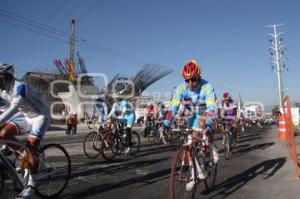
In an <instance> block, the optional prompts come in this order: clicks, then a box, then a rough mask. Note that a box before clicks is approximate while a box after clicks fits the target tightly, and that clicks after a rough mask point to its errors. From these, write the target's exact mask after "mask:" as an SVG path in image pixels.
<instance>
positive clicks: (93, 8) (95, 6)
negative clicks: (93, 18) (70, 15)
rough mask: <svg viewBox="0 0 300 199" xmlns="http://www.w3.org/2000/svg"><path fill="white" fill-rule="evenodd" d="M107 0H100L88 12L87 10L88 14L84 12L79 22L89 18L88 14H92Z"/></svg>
mask: <svg viewBox="0 0 300 199" xmlns="http://www.w3.org/2000/svg"><path fill="white" fill-rule="evenodd" d="M104 1H105V0H98V2H97V3H96V4H95V5H94V6H92V7H91V8H90V9H89V10H88V11H87V12H85V13H86V14H84V16H83V17H80V19H79V20H77V22H78V23H80V22H82V21H83V20H84V19H86V18H87V16H89V15H91V13H92V12H93V11H94V10H95V9H96V8H97V7H98V6H100V5H101V4H102V3H103V2H104Z"/></svg>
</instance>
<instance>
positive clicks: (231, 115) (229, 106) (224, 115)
mask: <svg viewBox="0 0 300 199" xmlns="http://www.w3.org/2000/svg"><path fill="white" fill-rule="evenodd" d="M219 108H220V112H219V113H220V118H221V119H222V120H225V121H227V122H229V123H230V124H231V126H232V129H233V130H232V133H233V139H235V140H236V139H237V123H236V119H237V103H236V102H235V101H234V100H233V99H232V98H231V95H230V94H229V93H228V92H225V93H224V94H223V100H222V102H221V104H220V106H219ZM222 133H223V142H222V144H223V145H224V143H225V132H224V125H223V128H222Z"/></svg>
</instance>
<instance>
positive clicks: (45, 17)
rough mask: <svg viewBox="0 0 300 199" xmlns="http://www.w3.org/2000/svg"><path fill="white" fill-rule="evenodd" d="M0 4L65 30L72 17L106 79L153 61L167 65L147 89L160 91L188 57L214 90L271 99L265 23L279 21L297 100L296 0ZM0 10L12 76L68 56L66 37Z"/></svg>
mask: <svg viewBox="0 0 300 199" xmlns="http://www.w3.org/2000/svg"><path fill="white" fill-rule="evenodd" d="M0 8H1V9H3V10H5V11H10V12H13V13H16V14H18V15H20V16H23V17H26V18H29V19H31V20H34V21H35V22H39V23H41V24H45V25H47V26H51V27H53V28H56V29H59V30H61V31H63V32H66V33H68V32H69V28H70V21H71V19H73V18H74V19H75V20H76V36H77V37H80V38H84V39H86V40H88V41H90V42H94V43H97V44H99V45H100V46H102V48H100V47H99V48H98V50H96V51H95V50H87V49H86V48H83V47H81V46H78V45H77V46H76V50H78V51H79V52H80V53H81V56H82V57H84V59H85V62H86V65H87V69H88V71H89V72H102V73H105V74H107V75H108V78H109V79H110V78H112V77H113V75H114V74H116V73H117V72H121V73H123V74H127V75H130V74H134V73H136V72H137V71H138V70H139V69H140V68H141V67H142V66H143V65H144V64H146V63H157V64H161V65H163V66H168V67H169V68H171V69H173V70H174V72H173V73H172V74H170V75H169V76H167V77H165V78H164V79H161V80H160V81H158V82H157V83H155V84H154V85H152V86H151V87H149V88H148V89H147V92H148V93H150V94H151V93H153V92H156V91H160V92H163V93H164V92H167V91H170V90H171V89H172V88H173V87H174V86H176V85H178V84H179V83H181V82H182V79H181V76H180V69H181V67H182V65H183V64H184V63H185V62H186V61H187V60H189V59H195V60H197V61H198V62H199V63H200V65H201V66H202V71H203V75H202V76H203V78H204V79H207V80H208V81H209V82H211V83H212V85H213V86H214V87H215V89H216V92H217V94H218V97H220V96H221V94H222V93H223V92H224V91H228V92H231V93H232V95H233V96H235V97H237V96H238V93H241V95H242V98H243V99H244V100H249V101H261V102H263V103H265V104H266V105H270V104H276V103H277V102H278V100H277V90H276V89H277V88H276V86H277V83H276V75H275V73H274V72H273V71H271V67H270V66H269V64H268V63H269V61H270V55H269V52H268V48H269V46H270V43H269V42H268V38H267V34H269V33H272V29H271V28H266V27H265V25H269V24H278V23H285V25H284V26H281V27H280V28H279V31H280V32H285V35H284V40H283V44H284V45H285V46H286V47H287V51H286V54H285V57H286V58H287V59H288V60H287V67H288V68H289V72H284V74H283V82H284V88H286V94H288V95H289V96H290V97H291V99H292V100H293V101H300V97H299V88H298V85H299V83H300V79H299V74H300V68H299V64H300V63H299V62H300V60H299V59H297V58H298V55H299V52H300V39H299V36H298V35H299V34H300V22H299V18H300V14H299V8H300V3H299V2H298V1H297V0H294V1H292V0H286V1H279V0H247V1H246V0H180V1H179V0H85V1H83V0H51V1H50V0H48V1H41V0H26V1H20V0H19V1H18V0H0ZM3 10H2V11H1V10H0V26H1V30H0V43H1V47H2V50H1V53H0V61H1V62H8V63H14V64H17V65H18V66H19V70H18V76H19V77H21V76H22V75H23V74H24V73H25V72H27V71H32V70H37V69H40V70H44V69H47V70H49V69H54V65H53V64H52V61H53V60H54V59H57V58H59V59H64V58H66V57H68V56H69V46H68V44H67V41H68V38H62V37H61V36H57V37H59V39H60V40H62V41H59V40H56V39H53V38H50V37H48V36H43V35H40V34H38V33H36V32H32V31H29V30H25V29H22V28H20V27H16V26H15V25H12V22H13V23H16V21H11V19H8V18H7V15H3ZM1 13H2V15H1ZM3 20H4V21H3ZM7 20H10V22H7ZM24 26H26V27H27V28H28V25H26V24H25V25H24ZM41 32H42V30H41ZM106 48H110V49H112V50H111V51H109V52H108V51H107V49H106ZM120 53H124V54H125V56H126V59H125V60H124V56H123V58H120V56H119V54H120ZM107 54H108V55H107Z"/></svg>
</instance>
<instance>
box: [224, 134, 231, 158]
mask: <svg viewBox="0 0 300 199" xmlns="http://www.w3.org/2000/svg"><path fill="white" fill-rule="evenodd" d="M231 140H232V137H231V136H229V135H226V137H225V143H224V156H225V159H226V160H228V159H229V158H230V157H231V156H232V144H231V142H232V141H231Z"/></svg>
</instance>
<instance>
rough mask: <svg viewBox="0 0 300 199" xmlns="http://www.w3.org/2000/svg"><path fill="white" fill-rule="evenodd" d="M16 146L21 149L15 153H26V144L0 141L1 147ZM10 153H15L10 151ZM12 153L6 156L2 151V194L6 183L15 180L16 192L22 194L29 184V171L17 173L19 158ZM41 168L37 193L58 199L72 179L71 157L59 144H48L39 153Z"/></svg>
mask: <svg viewBox="0 0 300 199" xmlns="http://www.w3.org/2000/svg"><path fill="white" fill-rule="evenodd" d="M3 144H5V145H7V144H14V145H18V146H20V147H21V149H20V150H18V151H15V153H18V154H21V153H22V151H24V148H25V147H24V144H22V143H19V142H14V141H10V140H4V139H0V145H3ZM10 151H13V150H12V149H10ZM15 153H12V154H10V155H7V154H4V153H3V152H2V151H0V194H1V192H2V191H3V190H4V186H5V181H6V180H7V179H8V178H10V179H12V180H13V182H14V183H13V184H14V188H15V191H17V192H20V191H21V190H22V189H24V188H25V186H26V185H27V182H28V177H29V169H22V170H21V171H19V170H18V171H17V170H16V167H17V164H18V161H19V159H18V157H17V156H16V155H15ZM37 155H38V159H39V168H38V174H37V179H36V180H37V183H36V185H37V186H36V188H35V193H36V195H38V196H39V197H42V198H56V197H57V196H58V195H59V194H60V193H61V192H62V191H63V190H64V189H65V188H66V186H67V185H68V182H69V179H70V177H71V160H70V156H69V154H68V153H67V151H66V150H65V148H64V147H62V146H61V145H59V144H47V145H44V146H41V147H40V148H39V150H38V151H37Z"/></svg>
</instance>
